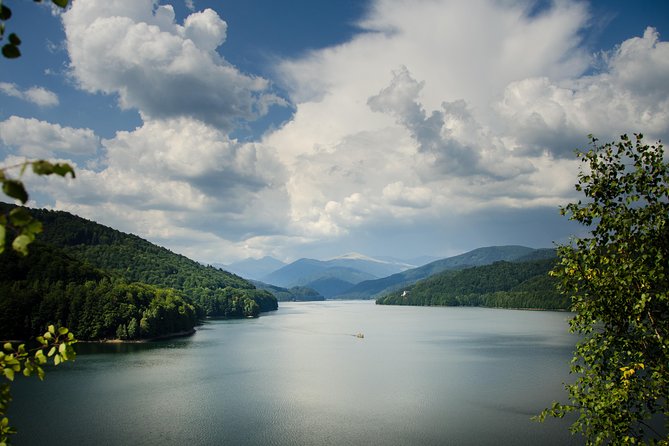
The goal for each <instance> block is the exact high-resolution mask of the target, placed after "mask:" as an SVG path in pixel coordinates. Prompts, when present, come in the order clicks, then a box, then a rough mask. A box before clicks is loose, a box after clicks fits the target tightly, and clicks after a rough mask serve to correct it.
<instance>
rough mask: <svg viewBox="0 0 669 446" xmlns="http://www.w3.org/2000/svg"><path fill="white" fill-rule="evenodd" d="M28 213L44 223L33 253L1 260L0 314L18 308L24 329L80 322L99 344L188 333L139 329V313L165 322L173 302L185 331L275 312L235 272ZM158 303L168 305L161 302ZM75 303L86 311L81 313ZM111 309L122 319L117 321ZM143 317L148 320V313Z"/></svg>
mask: <svg viewBox="0 0 669 446" xmlns="http://www.w3.org/2000/svg"><path fill="white" fill-rule="evenodd" d="M1 206H2V207H3V208H2V209H0V210H2V211H6V210H7V209H8V208H9V207H10V205H6V204H1ZM31 212H32V213H33V215H34V216H35V217H36V218H37V219H38V220H40V221H41V222H42V224H43V226H44V232H43V233H42V234H40V235H39V236H38V239H37V242H35V243H34V244H33V245H31V254H30V255H29V256H28V257H26V258H20V257H17V256H16V254H14V253H12V252H11V250H10V249H8V250H6V251H5V253H4V254H3V255H2V260H1V261H0V264H1V265H2V267H1V268H0V291H2V295H1V296H0V306H2V308H3V309H4V310H6V311H4V312H3V314H12V313H11V311H12V308H22V309H23V310H22V311H21V312H20V315H19V317H18V318H19V319H21V320H22V321H23V322H25V323H24V324H23V325H25V327H30V330H37V331H39V330H42V329H43V327H42V325H43V324H44V321H48V322H49V323H62V324H64V325H68V324H69V325H70V326H71V327H70V328H72V327H75V326H79V325H80V327H79V330H78V332H77V333H78V335H79V336H84V337H83V338H86V339H88V338H90V339H98V338H109V337H124V336H122V335H123V334H124V333H125V337H128V338H137V337H155V336H160V335H163V334H166V333H168V332H170V331H175V330H176V331H183V330H182V329H184V328H186V329H188V327H185V326H182V325H179V324H176V325H174V326H170V325H169V324H165V327H158V326H157V325H160V324H158V323H157V322H156V323H154V324H153V325H154V326H155V327H153V328H151V327H149V325H147V324H144V329H142V330H140V329H139V327H140V325H141V322H142V320H143V317H144V312H145V311H149V310H150V311H154V312H155V313H156V315H155V317H156V320H159V321H166V320H168V319H169V318H167V317H166V316H165V314H163V313H164V309H165V308H167V306H170V305H172V303H173V302H172V300H174V301H175V302H177V303H175V304H174V305H172V306H174V308H176V310H175V311H177V313H179V314H180V315H181V316H183V317H185V318H186V319H188V320H189V321H191V322H192V323H190V322H189V324H190V329H192V326H193V325H194V323H195V321H196V320H197V318H198V317H256V316H258V315H259V313H260V312H262V311H271V310H276V309H277V300H276V298H275V297H274V296H272V295H271V294H270V293H269V292H267V291H264V290H258V289H256V288H255V286H254V285H253V284H251V283H250V282H248V281H246V280H244V279H242V278H240V277H238V276H235V275H234V274H230V273H228V272H225V271H223V270H220V269H217V268H214V267H211V266H203V265H201V264H199V263H197V262H195V261H193V260H190V259H188V258H186V257H184V256H182V255H178V254H175V253H173V252H171V251H169V250H167V249H165V248H162V247H160V246H157V245H154V244H152V243H150V242H148V241H146V240H143V239H141V238H140V237H137V236H135V235H131V234H125V233H123V232H120V231H117V230H115V229H112V228H109V227H106V226H103V225H100V224H98V223H95V222H92V221H90V220H86V219H83V218H80V217H76V216H74V215H72V214H69V213H66V212H60V211H47V210H31ZM124 287H125V288H124ZM17 296H23V297H24V300H22V301H20V300H18V299H17ZM93 296H94V297H93ZM137 296H141V298H140V297H137ZM126 298H127V299H126ZM124 299H125V300H124ZM161 299H163V300H165V299H167V300H170V304H169V305H168V304H167V303H166V304H165V305H161V304H160V301H161ZM24 302H31V304H30V305H28V304H24ZM81 302H83V304H82V305H84V307H86V306H88V307H90V310H87V311H85V312H84V313H81V314H80V313H79V312H78V311H79V310H80V308H79V307H78V306H77V305H79V303H81ZM133 306H134V309H132V308H131V309H128V308H129V307H133ZM88 307H87V308H88ZM93 307H96V308H98V309H99V308H106V310H103V311H102V313H101V315H100V318H102V319H104V320H105V322H104V323H103V324H102V325H104V327H103V328H96V327H97V326H98V325H100V322H99V321H98V319H96V317H94V316H93V311H94V310H93ZM163 307H164V308H163ZM28 308H31V309H32V310H30V311H28ZM113 308H115V309H113ZM125 310H128V311H125ZM7 311H9V313H7ZM35 311H36V312H37V314H38V316H36V313H35ZM96 311H97V310H96ZM124 311H125V313H124ZM117 312H120V313H123V315H121V316H118V318H117V317H116V316H114V315H116V313H117ZM146 316H147V317H146V318H144V320H145V321H146V322H147V323H148V322H150V320H151V317H150V316H151V314H149V313H147V314H146ZM186 316H188V317H186ZM191 316H192V317H191ZM26 318H28V319H26ZM117 319H118V324H116V321H117ZM133 319H134V320H135V322H133ZM112 321H114V323H112ZM10 325H11V324H10ZM19 325H21V324H18V325H17V324H13V326H16V327H19ZM124 327H125V328H124ZM131 328H132V329H133V330H131ZM72 329H73V330H74V328H72ZM112 329H113V330H114V333H113V334H112V333H111V331H110V330H112ZM116 331H118V334H119V336H116ZM22 333H23V334H20V333H18V332H17V333H16V334H12V333H10V332H9V331H7V332H4V331H3V335H2V337H8V336H23V335H25V330H23V332H22ZM79 333H82V334H79ZM83 333H85V335H83Z"/></svg>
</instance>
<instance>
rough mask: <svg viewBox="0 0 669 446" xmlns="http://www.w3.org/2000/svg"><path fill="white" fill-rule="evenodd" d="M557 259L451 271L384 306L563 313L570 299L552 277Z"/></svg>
mask: <svg viewBox="0 0 669 446" xmlns="http://www.w3.org/2000/svg"><path fill="white" fill-rule="evenodd" d="M555 262H556V259H554V258H553V259H542V260H535V261H526V262H507V261H500V262H495V263H493V264H491V265H485V266H476V267H472V268H466V269H462V270H450V271H445V272H443V273H440V274H436V275H434V276H431V277H429V278H427V279H424V280H421V281H418V282H416V283H415V284H413V285H412V286H409V287H406V288H403V289H400V290H397V291H394V292H392V293H390V294H387V295H385V296H383V297H381V298H379V299H377V301H376V303H377V304H381V305H425V306H476V307H493V308H528V309H547V310H563V309H567V308H569V304H570V302H569V299H568V298H567V297H565V296H562V295H561V294H560V293H559V292H558V290H557V281H556V279H554V278H552V277H550V276H549V272H550V271H551V270H552V269H553V268H554V266H555Z"/></svg>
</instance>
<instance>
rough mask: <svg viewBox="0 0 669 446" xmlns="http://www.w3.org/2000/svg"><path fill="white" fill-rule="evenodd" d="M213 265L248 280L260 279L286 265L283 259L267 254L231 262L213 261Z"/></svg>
mask: <svg viewBox="0 0 669 446" xmlns="http://www.w3.org/2000/svg"><path fill="white" fill-rule="evenodd" d="M212 266H214V267H216V268H221V269H224V270H225V271H229V272H231V273H233V274H237V275H238V276H240V277H243V278H245V279H248V280H260V279H261V278H263V277H264V276H266V275H268V274H269V273H271V272H272V271H276V270H277V269H279V268H281V267H284V266H286V264H285V263H284V262H282V261H281V260H278V259H275V258H274V257H270V256H265V257H263V258H261V259H252V258H249V259H244V260H241V261H239V262H234V263H230V264H227V265H226V264H223V263H213V264H212Z"/></svg>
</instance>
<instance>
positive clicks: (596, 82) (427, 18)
mask: <svg viewBox="0 0 669 446" xmlns="http://www.w3.org/2000/svg"><path fill="white" fill-rule="evenodd" d="M186 5H187V6H189V2H186ZM533 5H534V3H533V2H532V1H529V0H528V1H510V2H509V1H497V0H472V1H467V2H464V1H455V0H420V1H411V2H410V1H404V0H377V1H374V2H372V3H371V6H370V9H369V11H368V14H367V15H366V16H365V17H364V18H363V19H362V20H361V21H360V23H359V26H360V28H361V33H360V34H358V35H356V36H354V37H353V38H352V39H351V40H350V41H348V42H345V43H343V44H340V45H337V46H333V47H329V48H324V49H321V50H316V51H312V52H310V53H308V54H305V55H303V56H302V57H299V58H296V59H293V60H285V61H283V62H280V63H278V64H277V65H276V78H277V82H279V83H281V86H282V87H283V88H285V89H286V91H288V92H289V95H290V99H291V101H292V103H293V104H292V105H293V106H294V108H295V114H294V116H293V117H292V119H291V120H290V121H289V122H287V123H286V124H285V125H283V126H282V127H281V128H279V129H276V130H273V131H270V132H268V133H267V134H266V135H265V136H264V137H263V138H262V140H260V141H257V142H254V143H242V142H239V141H236V140H234V139H233V138H231V137H230V131H231V130H233V129H234V128H235V126H236V125H237V124H238V123H239V122H240V121H244V120H246V119H253V118H254V117H257V116H259V115H262V114H263V113H265V112H266V111H267V108H268V107H269V106H270V105H271V104H273V103H277V102H281V101H280V100H278V99H277V98H276V97H275V96H274V95H273V94H272V93H271V85H270V83H269V81H267V80H266V79H262V78H259V77H254V76H250V75H246V74H243V73H241V72H240V71H239V70H238V69H236V68H235V67H233V66H231V65H230V64H229V63H228V62H227V61H226V60H224V59H223V58H222V57H221V56H220V55H219V54H218V53H217V49H218V48H220V46H221V45H223V44H224V43H225V39H226V36H227V33H228V28H227V23H226V22H225V21H223V20H222V19H221V18H220V17H219V15H218V14H216V13H215V12H214V11H211V10H205V11H202V12H195V13H192V14H190V15H189V16H188V17H186V18H185V20H184V21H183V22H182V23H177V22H176V21H175V15H174V11H173V9H172V8H171V7H170V6H167V5H163V6H156V4H155V2H153V1H152V0H138V1H133V2H128V1H122V0H108V1H102V0H88V1H78V2H74V3H73V5H72V7H71V9H70V10H69V11H68V12H67V13H66V14H64V16H63V23H64V25H65V28H66V34H67V43H68V51H69V55H70V59H71V72H72V75H73V76H74V79H75V80H76V82H77V83H78V85H79V86H80V87H81V88H82V89H84V90H86V91H89V92H102V93H106V94H112V95H116V96H118V100H119V104H120V105H121V106H122V107H123V108H136V109H137V110H139V112H140V113H141V116H142V118H143V123H142V125H140V126H139V127H138V128H136V129H134V130H132V131H122V132H118V133H117V134H116V135H115V136H114V137H113V138H110V139H108V140H105V141H103V142H102V146H103V147H104V151H103V153H104V157H102V158H100V159H98V160H97V162H96V163H91V164H89V167H88V168H82V167H79V168H78V169H77V174H78V176H77V180H76V181H73V182H67V183H64V182H62V181H61V182H57V181H55V180H53V179H40V181H43V183H41V184H42V186H40V187H41V189H39V190H40V191H41V192H44V193H46V192H47V191H49V193H51V194H52V195H53V197H54V198H55V200H56V203H57V206H58V207H59V208H61V209H66V210H72V211H75V212H77V213H79V214H81V215H83V216H86V217H89V218H92V219H95V220H97V221H102V222H105V223H106V224H111V225H112V226H115V227H118V228H119V229H122V230H126V231H130V232H134V233H137V234H139V235H141V236H145V237H148V238H150V239H151V240H153V241H156V242H159V243H161V244H163V245H166V246H168V247H170V248H171V249H175V250H177V251H179V252H182V253H185V254H187V255H190V256H193V257H194V258H196V259H199V260H203V261H210V262H222V261H223V262H225V261H232V260H234V259H236V258H241V257H248V256H254V257H260V256H262V255H265V254H272V255H275V256H278V257H283V258H285V257H286V255H285V254H284V255H282V252H283V253H285V252H291V253H293V254H298V253H299V252H300V251H301V250H303V249H307V248H309V247H312V248H313V249H314V250H315V251H318V250H322V251H319V252H321V254H322V253H323V252H324V251H325V250H326V249H329V250H331V252H330V253H329V254H328V255H336V254H340V253H341V252H344V251H349V250H372V251H367V252H370V253H372V254H374V251H373V250H374V249H376V252H377V253H378V252H382V251H383V250H389V249H390V248H389V246H390V245H392V244H393V242H389V241H388V240H389V239H390V238H391V237H395V238H398V239H401V240H402V243H406V245H405V246H409V244H410V243H411V242H412V241H416V243H417V244H416V246H415V247H412V248H411V249H413V250H414V251H412V252H411V255H418V254H424V253H426V252H433V251H431V250H432V249H433V248H434V247H435V246H443V249H444V250H446V249H448V250H463V249H466V248H470V249H471V248H473V247H476V246H481V245H482V244H484V243H488V244H494V243H522V242H523V240H528V242H527V243H528V244H529V243H544V242H541V240H543V241H545V240H548V242H545V244H544V246H546V245H549V244H550V238H551V237H553V236H552V234H553V233H554V232H550V231H549V230H548V229H546V228H549V227H550V228H551V231H552V230H554V229H555V228H554V227H553V226H552V223H551V222H554V221H559V217H558V216H557V206H558V205H560V204H564V203H566V202H568V201H570V200H571V199H572V198H573V194H574V191H573V184H574V181H575V176H576V172H577V169H576V164H577V162H576V161H575V160H574V159H573V158H572V157H571V156H570V154H571V150H572V149H573V148H575V147H583V146H584V144H586V143H587V136H586V135H587V134H588V133H595V134H596V135H597V136H598V137H600V139H607V138H614V137H616V136H617V135H618V134H619V133H622V132H631V131H641V132H644V133H645V134H647V135H648V136H651V137H655V136H657V137H660V136H665V135H666V134H667V133H668V130H669V128H668V126H669V116H668V115H669V113H668V110H669V99H668V98H669V91H668V89H669V86H668V85H667V83H666V79H667V78H669V71H668V69H667V65H668V64H669V62H667V61H669V55H667V51H668V50H667V43H666V42H662V41H660V39H659V36H658V35H657V33H655V32H654V31H653V30H647V31H646V32H645V33H644V35H643V36H642V37H638V38H635V39H630V40H627V41H625V42H621V44H620V46H619V47H617V48H615V49H613V50H612V51H610V52H609V53H606V54H604V55H603V56H601V55H600V56H597V57H599V59H597V60H595V59H594V58H593V56H591V54H590V52H589V51H588V50H587V49H586V48H585V47H584V46H583V45H582V42H581V40H580V36H581V35H582V31H583V29H584V27H586V26H588V24H589V21H590V17H589V15H588V11H587V3H585V2H580V1H579V2H577V1H570V0H565V1H556V2H553V3H550V4H548V5H547V6H546V7H545V8H544V9H542V10H541V11H540V12H539V13H536V12H534V13H532V14H530V12H529V9H530V7H531V6H533ZM231 26H234V23H233V24H231ZM101 54H104V56H105V57H100V55H101ZM601 62H603V64H602V65H601V66H600V68H599V71H594V72H593V71H592V67H593V66H594V64H595V63H601ZM7 91H13V90H11V89H10V88H9V87H7ZM16 119H20V118H16ZM9 121H10V120H8V121H6V122H5V123H2V124H0V125H7V126H8V128H9V129H10V130H11V131H10V132H9V133H7V135H15V136H14V137H16V138H18V135H19V131H18V125H15V127H16V128H13V127H12V126H11V125H10V124H8V122H9ZM15 124H19V122H17V123H15ZM22 124H23V125H24V127H25V128H26V129H28V128H29V127H30V128H32V131H33V132H34V131H35V129H36V128H46V129H52V131H53V132H54V133H55V134H58V135H59V134H61V133H64V132H63V131H62V130H63V129H60V130H58V128H57V127H56V126H54V125H51V124H47V123H43V122H36V123H27V122H22ZM28 124H30V125H28ZM38 124H39V125H38ZM57 130H58V131H57ZM70 130H74V129H70ZM2 135H3V138H4V137H5V131H2ZM35 139H37V140H40V141H43V140H44V138H43V137H42V138H37V137H36V138H35ZM16 141H18V139H17V140H16ZM5 144H10V145H16V146H17V147H21V148H22V149H20V150H23V151H29V150H31V149H30V148H29V147H30V145H22V144H19V143H18V142H11V143H8V142H5ZM24 147H26V148H24ZM92 166H95V167H92ZM514 215H519V216H520V217H518V219H514V217H513V216H514ZM519 219H520V220H519ZM523 219H525V220H523ZM519 228H520V229H519ZM533 228H534V229H533ZM544 229H546V230H545V231H544ZM531 231H535V232H534V233H532V234H530V232H531ZM555 233H557V232H555ZM361 234H362V235H361ZM559 236H560V237H561V235H559ZM346 243H349V245H347V246H346V247H344V245H345V244H346ZM355 244H359V245H360V247H358V246H355ZM332 250H335V251H332ZM440 250H441V249H440ZM301 252H302V254H301V255H304V254H303V253H304V251H301ZM387 253H388V254H391V253H390V252H387ZM298 255H300V254H298Z"/></svg>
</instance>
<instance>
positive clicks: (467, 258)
mask: <svg viewBox="0 0 669 446" xmlns="http://www.w3.org/2000/svg"><path fill="white" fill-rule="evenodd" d="M550 257H555V250H552V249H532V248H527V247H525V246H516V245H510V246H489V247H484V248H478V249H475V250H473V251H469V252H466V253H464V254H460V255H457V256H453V257H448V258H446V259H441V260H437V261H434V262H432V263H428V264H427V265H423V266H421V267H418V268H414V269H409V270H406V271H403V272H401V273H397V274H393V275H392V276H388V277H384V278H383V279H376V280H367V281H364V282H360V283H359V284H357V285H355V286H354V287H352V288H351V289H350V290H348V291H347V292H346V294H344V295H342V296H338V297H337V298H346V299H372V298H376V297H382V296H384V295H386V294H388V293H391V292H393V291H397V290H404V289H406V288H407V287H408V286H410V285H411V284H414V283H416V282H418V281H419V280H421V279H426V278H428V277H431V276H433V275H435V274H438V273H441V272H442V271H449V270H458V269H463V268H471V267H473V266H481V265H489V264H492V263H494V262H498V261H501V260H505V261H510V262H511V261H513V262H515V261H522V260H531V259H532V260H538V259H540V258H543V259H545V258H550Z"/></svg>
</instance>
